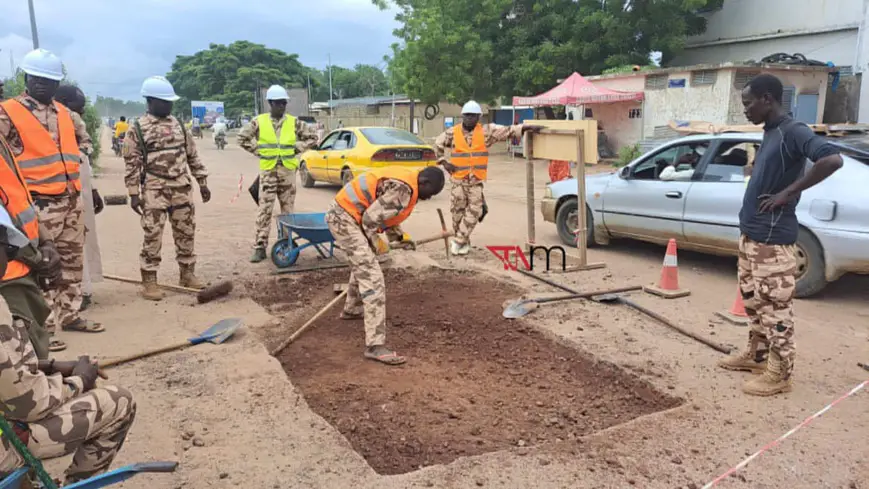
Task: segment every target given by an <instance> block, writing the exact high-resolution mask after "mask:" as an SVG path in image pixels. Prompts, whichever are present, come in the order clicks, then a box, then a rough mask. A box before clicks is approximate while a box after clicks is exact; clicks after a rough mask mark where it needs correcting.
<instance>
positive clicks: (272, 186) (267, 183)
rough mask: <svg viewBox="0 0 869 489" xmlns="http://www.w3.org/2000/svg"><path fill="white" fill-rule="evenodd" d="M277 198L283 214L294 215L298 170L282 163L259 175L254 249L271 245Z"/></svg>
mask: <svg viewBox="0 0 869 489" xmlns="http://www.w3.org/2000/svg"><path fill="white" fill-rule="evenodd" d="M275 197H277V200H278V202H279V203H280V206H281V214H292V213H293V207H294V205H295V202H296V170H290V169H289V168H287V167H285V166H284V165H282V164H280V163H278V164H277V165H276V166H275V167H274V168H273V169H271V170H266V171H262V172H260V174H259V209H258V210H257V214H256V240H255V241H254V245H253V247H254V248H265V247H266V246H268V244H269V232H270V231H271V229H272V209H273V208H274V206H275Z"/></svg>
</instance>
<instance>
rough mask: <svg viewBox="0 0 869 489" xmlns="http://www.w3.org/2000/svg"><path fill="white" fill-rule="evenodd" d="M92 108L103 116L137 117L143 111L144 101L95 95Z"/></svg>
mask: <svg viewBox="0 0 869 489" xmlns="http://www.w3.org/2000/svg"><path fill="white" fill-rule="evenodd" d="M94 108H95V109H96V111H97V114H99V115H101V116H103V117H115V118H117V117H120V116H124V117H139V116H141V115H143V114H144V113H145V103H144V102H134V101H132V100H119V99H116V98H113V97H103V96H102V95H97V101H96V102H94Z"/></svg>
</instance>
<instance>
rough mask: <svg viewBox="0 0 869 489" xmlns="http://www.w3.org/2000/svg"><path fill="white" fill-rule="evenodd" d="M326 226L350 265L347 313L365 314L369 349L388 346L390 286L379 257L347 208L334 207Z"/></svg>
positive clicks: (352, 314)
mask: <svg viewBox="0 0 869 489" xmlns="http://www.w3.org/2000/svg"><path fill="white" fill-rule="evenodd" d="M326 223H327V224H328V225H329V230H330V231H332V236H334V237H335V246H337V247H338V248H339V249H341V250H342V251H343V252H344V253H345V254H346V255H347V261H349V262H350V281H349V283H348V285H347V300H346V301H345V302H344V314H345V315H348V316H359V315H360V314H362V315H364V319H365V346H369V347H371V346H379V345H383V344H385V343H386V283H385V282H384V280H383V271H382V270H381V269H380V264H379V263H378V262H377V256H376V255H375V254H374V250H372V249H371V245H370V244H369V243H368V238H366V237H365V234H364V233H363V232H362V228H361V227H360V226H359V224H358V223H357V222H356V220H355V219H354V218H353V217H352V216H351V215H350V214H348V213H347V212H346V211H345V210H344V209H342V208H340V207H338V206H337V205H335V204H333V205H332V208H330V209H329V212H327V213H326Z"/></svg>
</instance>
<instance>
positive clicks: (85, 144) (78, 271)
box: [0, 49, 104, 351]
mask: <svg viewBox="0 0 869 489" xmlns="http://www.w3.org/2000/svg"><path fill="white" fill-rule="evenodd" d="M52 66H54V68H53V67H52ZM21 68H22V70H23V71H24V72H25V74H26V77H25V83H26V86H27V92H26V93H24V94H22V95H19V96H17V97H15V98H14V99H12V100H7V101H6V102H3V103H2V104H0V136H2V137H4V138H5V139H6V141H7V143H8V144H9V147H10V149H11V150H12V154H13V155H14V156H15V158H16V159H17V160H18V162H19V166H20V167H21V170H22V173H23V174H24V177H25V179H26V180H27V185H28V187H29V189H30V192H31V193H32V194H33V197H34V201H35V202H36V205H37V207H38V208H39V221H40V224H41V225H42V226H44V228H45V229H46V230H47V232H48V238H50V239H51V240H53V241H54V242H55V243H56V245H57V249H58V251H59V252H60V254H61V257H62V267H63V277H62V280H60V281H59V282H58V283H56V284H54V285H53V287H52V288H51V289H50V290H48V291H46V293H45V296H46V301H47V302H48V303H49V306H50V307H51V315H50V316H49V318H48V320H47V321H46V323H45V326H46V329H47V330H48V331H49V332H50V334H51V335H54V334H55V333H56V331H57V328H58V326H59V327H60V328H61V329H63V330H64V331H79V332H86V333H99V332H102V331H104V328H103V327H102V325H100V324H98V323H95V322H93V321H89V320H86V319H84V318H82V317H81V316H80V311H79V309H80V306H81V301H82V289H81V287H82V284H81V282H82V273H83V267H84V256H83V253H84V222H83V220H82V202H81V198H80V190H79V189H80V178H79V151H81V152H83V153H84V154H86V155H88V154H90V152H91V151H93V145H92V143H91V139H90V136H89V135H88V133H87V130H86V128H85V127H84V125H73V127H74V129H73V130H72V131H70V133H69V134H70V137H69V138H65V136H64V137H62V135H63V134H62V133H63V132H64V130H65V129H64V128H65V127H68V126H67V124H68V123H69V118H72V117H73V116H72V114H73V113H72V112H71V111H69V110H68V109H66V108H64V107H62V106H61V107H58V106H57V105H56V104H55V103H54V102H53V100H52V99H53V97H54V95H55V93H56V92H57V89H58V87H59V85H60V80H61V79H62V78H63V74H62V69H61V63H60V60H59V59H58V58H57V57H56V56H54V55H53V54H51V53H50V52H48V51H45V50H41V49H37V50H34V51H31V52H30V53H28V54H27V56H25V58H24V59H23V60H22V63H21ZM52 70H54V71H56V73H53V72H52ZM22 106H23V107H24V109H26V111H27V112H29V115H30V116H32V118H30V117H26V118H25V117H18V118H17V119H16V116H13V114H15V113H17V112H18V111H19V110H20V109H19V107H22ZM32 120H35V121H37V122H38V123H39V125H41V128H39V127H36V128H35V129H36V131H33V130H31V129H28V130H26V131H22V130H20V128H19V126H21V127H31V126H29V124H30V123H31V121H32ZM41 130H44V131H45V133H47V135H48V136H49V137H50V140H51V141H52V142H53V143H54V146H55V147H54V151H56V152H57V154H61V155H63V161H61V162H60V163H58V162H57V160H59V159H61V158H60V157H55V156H52V157H43V158H34V155H35V154H37V153H43V152H45V148H44V147H42V146H41V145H40V143H39V142H40V141H42V139H40V135H39V134H35V132H39V131H41ZM73 137H74V138H75V141H71V142H70V141H67V139H72V138H73ZM25 141H30V143H28V144H29V145H30V146H29V147H28V144H25ZM76 143H77V144H76ZM73 148H74V149H73ZM72 151H74V153H73V154H70V153H72ZM43 161H53V162H52V163H42V162H43ZM57 164H63V165H65V170H64V171H62V172H61V173H62V174H64V175H65V180H66V181H65V182H64V183H63V185H64V187H65V189H64V190H62V191H57V190H55V189H53V188H52V186H54V185H57V184H58V183H59V181H58V180H57V179H56V177H51V178H44V175H46V172H56V170H55V168H56V167H55V166H54V165H57ZM49 165H51V166H49ZM64 347H65V346H64V344H63V343H62V342H61V341H60V340H57V339H53V340H52V345H51V348H52V350H54V351H58V350H62V349H63V348H64Z"/></svg>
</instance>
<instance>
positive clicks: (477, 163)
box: [450, 124, 489, 180]
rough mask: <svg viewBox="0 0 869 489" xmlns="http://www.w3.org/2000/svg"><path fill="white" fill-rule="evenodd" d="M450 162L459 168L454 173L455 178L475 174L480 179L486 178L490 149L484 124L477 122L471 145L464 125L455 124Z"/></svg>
mask: <svg viewBox="0 0 869 489" xmlns="http://www.w3.org/2000/svg"><path fill="white" fill-rule="evenodd" d="M450 163H452V164H453V165H455V166H456V167H457V168H458V169H457V170H456V171H455V172H454V173H453V177H454V178H458V179H462V178H465V177H467V176H468V175H473V176H474V177H476V178H477V179H478V180H485V179H486V175H487V171H488V168H489V149H488V148H486V137H485V136H484V135H483V126H481V125H479V124H477V127H475V128H474V133H473V135H472V136H471V145H470V146H468V142H467V140H465V134H464V132H462V125H461V124H459V125H457V126H453V150H452V153H451V155H450Z"/></svg>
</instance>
